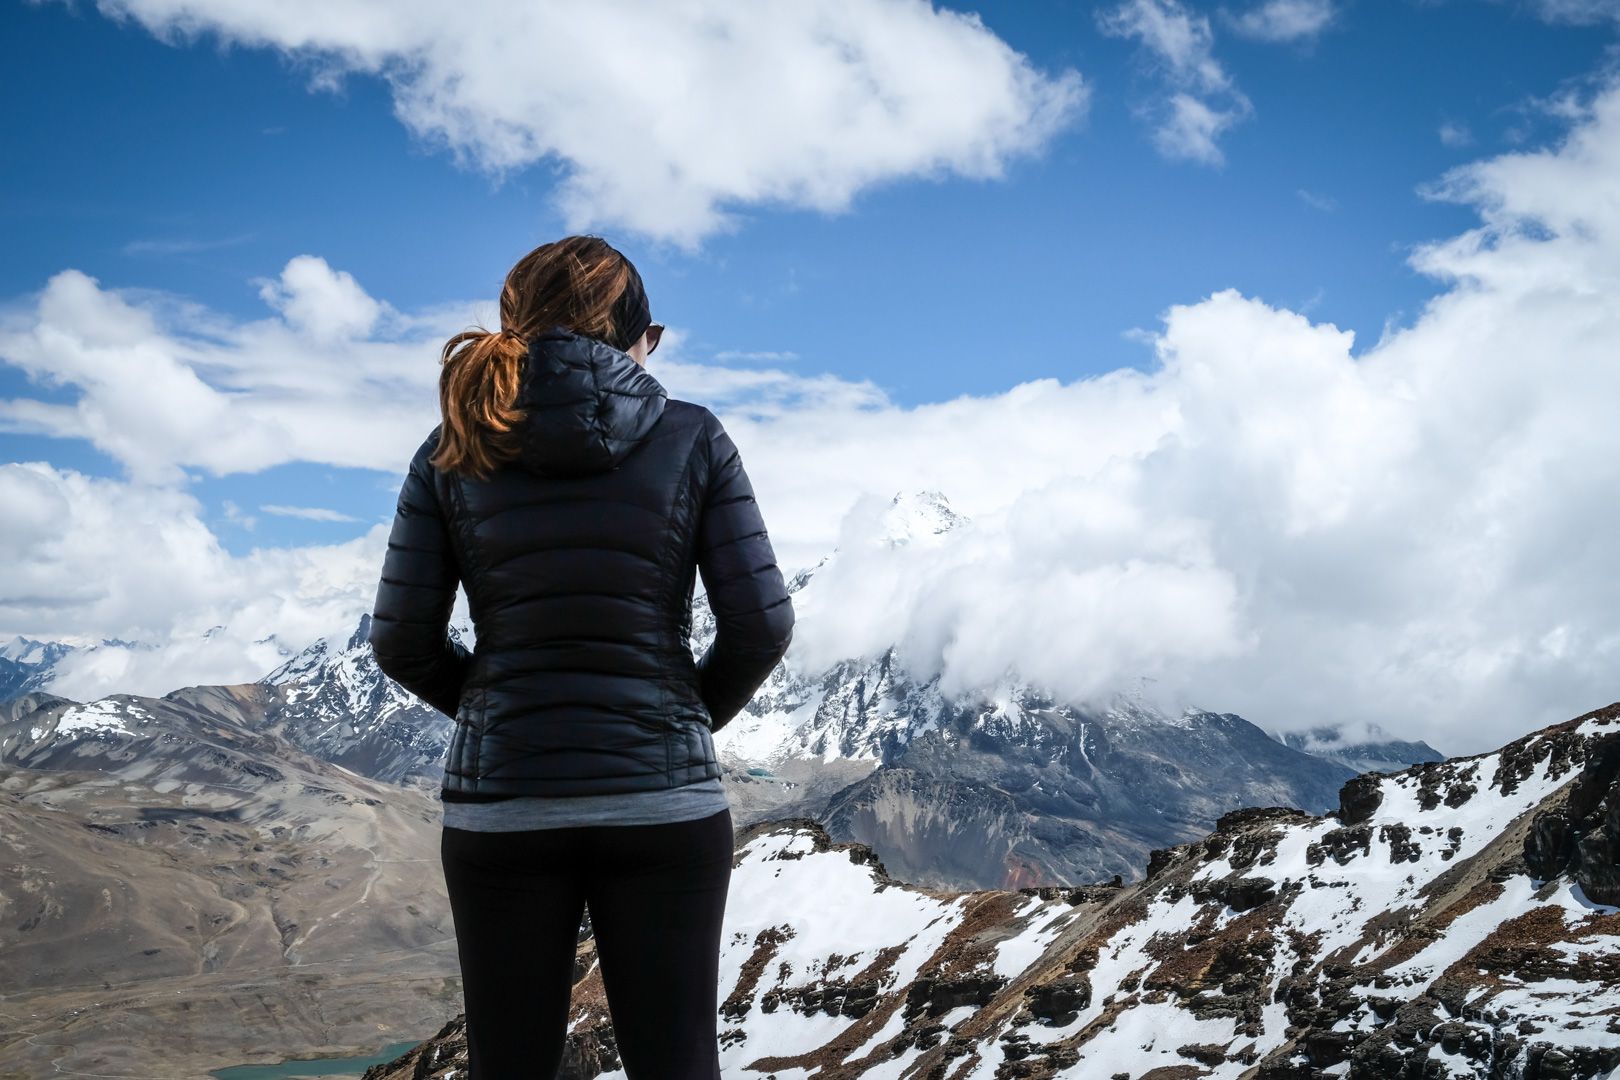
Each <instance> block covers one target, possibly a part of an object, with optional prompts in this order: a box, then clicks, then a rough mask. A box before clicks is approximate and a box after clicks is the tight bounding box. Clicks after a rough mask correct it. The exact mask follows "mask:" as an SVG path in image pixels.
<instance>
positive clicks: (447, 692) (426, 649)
mask: <svg viewBox="0 0 1620 1080" xmlns="http://www.w3.org/2000/svg"><path fill="white" fill-rule="evenodd" d="M437 436H438V430H437V429H435V430H434V433H433V434H432V435H430V436H429V437H428V440H427V441H426V442H424V443H423V444H422V446H421V448H420V449H418V450H417V452H416V455H415V456H414V457H413V458H412V459H411V465H410V469H409V470H408V471H407V472H406V473H405V483H404V486H402V487H401V488H400V491H399V503H398V505H397V506H396V508H395V511H394V527H393V531H392V532H391V533H390V534H389V537H388V553H387V555H386V556H385V557H384V558H383V569H382V580H380V581H379V582H378V583H377V602H376V604H375V605H373V608H372V614H371V634H370V641H371V648H372V651H373V652H374V653H375V654H376V656H377V666H378V667H380V668H382V670H383V673H384V674H386V675H387V676H388V677H389V678H391V679H393V680H394V681H395V682H397V683H399V684H400V685H401V686H403V687H404V688H405V689H407V690H409V691H410V692H411V693H413V694H415V695H416V696H417V697H419V698H421V699H422V700H423V701H426V702H427V703H428V704H429V705H432V706H433V707H434V708H435V709H438V710H439V711H440V712H442V713H444V714H445V715H446V716H451V717H453V716H455V715H456V710H457V708H458V706H459V705H460V702H461V688H462V685H463V684H464V683H465V682H466V681H467V675H468V672H469V671H470V670H471V667H472V654H471V653H470V652H468V651H467V648H466V647H465V646H464V645H462V644H461V643H460V642H458V641H456V640H454V639H453V638H451V637H450V634H449V628H450V610H451V608H452V607H454V606H455V602H456V586H457V585H458V584H459V583H460V581H461V572H460V568H459V567H458V566H457V565H456V556H455V550H454V548H453V547H452V546H451V543H450V530H449V527H448V525H447V524H446V522H445V515H444V508H443V507H442V506H441V505H440V503H439V497H438V493H437V491H436V490H435V488H434V485H433V481H432V479H431V478H430V476H429V474H428V470H429V469H430V468H431V466H430V465H429V464H428V461H427V459H428V456H429V455H430V454H431V453H432V452H433V450H434V448H435V447H436V446H437V444H438V437H437Z"/></svg>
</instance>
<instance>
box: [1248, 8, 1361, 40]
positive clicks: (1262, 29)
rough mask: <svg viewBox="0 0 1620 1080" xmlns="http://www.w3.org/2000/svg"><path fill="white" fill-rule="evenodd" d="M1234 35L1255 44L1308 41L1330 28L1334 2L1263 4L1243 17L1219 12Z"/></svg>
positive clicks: (1333, 16) (1336, 13)
mask: <svg viewBox="0 0 1620 1080" xmlns="http://www.w3.org/2000/svg"><path fill="white" fill-rule="evenodd" d="M1222 14H1223V15H1224V16H1225V18H1226V21H1227V23H1228V24H1229V25H1230V26H1231V27H1232V29H1233V31H1234V32H1236V33H1237V34H1240V35H1241V36H1243V37H1248V38H1254V39H1255V40H1257V41H1278V42H1284V41H1287V42H1293V41H1310V40H1314V39H1315V38H1317V37H1319V36H1320V35H1321V33H1322V31H1324V30H1326V29H1327V28H1328V27H1329V26H1331V25H1332V24H1333V21H1334V19H1335V18H1336V17H1337V15H1338V12H1337V11H1336V10H1335V8H1334V4H1333V0H1264V2H1263V3H1260V4H1257V5H1255V6H1254V7H1252V8H1250V9H1249V10H1247V11H1245V12H1243V13H1242V14H1232V13H1230V12H1227V11H1224V10H1223V11H1222Z"/></svg>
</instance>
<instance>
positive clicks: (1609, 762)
mask: <svg viewBox="0 0 1620 1080" xmlns="http://www.w3.org/2000/svg"><path fill="white" fill-rule="evenodd" d="M892 512H893V518H894V521H895V525H896V527H895V529H894V530H893V531H892V532H891V535H890V536H888V537H886V542H893V543H904V542H907V540H906V536H907V535H914V532H913V531H914V530H919V529H921V530H939V529H948V528H951V527H954V524H955V522H956V520H958V519H956V518H955V516H954V515H951V514H950V512H949V510H948V508H946V507H945V506H944V504H943V500H938V499H937V497H935V496H932V495H921V496H917V497H914V498H911V499H899V500H896V502H895V504H894V507H893V508H892ZM930 535H937V532H935V533H931V534H930ZM836 557H837V553H836V552H835V553H833V554H832V555H830V556H828V559H832V558H836ZM828 559H823V560H822V561H821V562H820V563H818V564H817V566H816V567H812V568H810V569H807V570H804V571H801V572H800V573H798V574H796V575H794V576H793V579H792V583H791V587H792V589H793V590H794V591H795V592H802V591H803V590H805V589H809V588H813V587H814V581H815V577H816V571H817V569H819V568H821V567H823V566H825V565H826V564H827V562H828ZM694 616H695V618H694V622H695V629H694V641H693V648H694V651H701V650H702V649H703V648H704V647H705V646H706V645H707V643H708V642H709V640H711V639H712V635H713V620H712V618H711V617H710V616H709V614H708V611H707V608H706V605H705V604H704V603H703V601H702V600H699V601H698V602H697V603H696V604H695V611H694ZM368 629H369V627H368V624H367V620H366V618H364V617H362V619H361V620H360V622H359V624H358V625H357V626H356V627H355V628H354V629H353V630H352V631H351V632H347V633H343V634H339V635H335V636H333V637H330V638H326V639H323V640H321V641H318V642H314V643H312V644H309V645H308V646H306V647H304V648H302V649H300V650H298V651H296V652H293V651H291V650H288V651H287V655H286V659H285V661H284V662H283V663H282V664H280V665H279V666H278V667H277V668H275V670H273V671H271V672H268V673H267V674H266V675H265V676H264V677H263V678H261V679H260V680H258V681H255V682H250V683H244V684H240V685H234V686H197V687H186V688H183V689H180V690H176V691H174V692H172V693H169V694H166V695H164V696H163V697H161V698H148V697H139V696H135V695H127V694H114V695H111V696H109V697H106V698H103V699H101V700H98V701H93V702H76V701H71V700H68V699H66V698H63V697H60V696H57V695H54V694H51V693H50V692H49V691H48V690H44V689H41V687H42V686H48V685H49V680H50V678H51V669H52V668H53V667H54V666H55V665H56V664H58V663H60V662H61V660H62V658H63V657H64V656H67V655H69V654H70V653H71V652H72V651H73V649H74V647H73V646H68V645H62V644H59V643H46V642H35V641H28V640H25V639H15V640H13V641H12V642H11V643H10V644H9V645H7V646H5V647H4V648H3V649H0V665H5V666H4V667H0V673H3V674H4V677H5V679H6V682H5V686H6V687H7V689H6V691H5V692H4V693H0V856H3V862H0V865H3V866H4V867H5V873H4V874H3V875H0V955H3V956H5V957H6V964H5V970H6V973H7V974H6V978H5V985H4V986H3V987H0V1015H4V1016H6V1017H7V1018H8V1022H9V1023H10V1031H9V1032H8V1031H5V1030H0V1077H7V1076H9V1075H19V1076H33V1075H54V1074H57V1073H74V1072H77V1073H88V1074H103V1075H106V1074H116V1073H118V1072H119V1070H120V1069H123V1070H125V1071H131V1072H141V1071H143V1069H146V1070H148V1071H149V1066H150V1064H151V1062H152V1061H154V1060H162V1061H163V1062H164V1065H165V1068H166V1069H172V1070H173V1071H174V1073H175V1075H186V1076H191V1075H196V1076H202V1075H204V1074H205V1073H206V1070H207V1069H209V1068H216V1067H218V1066H220V1065H223V1064H234V1063H239V1062H246V1061H249V1060H281V1059H282V1058H283V1057H289V1056H294V1055H297V1054H300V1053H311V1054H313V1053H328V1054H330V1053H340V1052H343V1049H344V1048H352V1050H353V1051H355V1052H360V1051H364V1050H366V1049H369V1048H371V1047H373V1046H374V1045H375V1044H376V1043H377V1042H378V1041H380V1039H379V1030H378V1027H377V1018H378V1017H379V1016H387V1017H389V1018H390V1024H389V1026H388V1029H387V1032H386V1034H387V1035H388V1036H389V1037H392V1038H396V1039H397V1038H398V1037H399V1035H400V1034H401V1033H402V1032H405V1033H409V1032H413V1031H415V1032H420V1031H423V1030H432V1029H434V1028H436V1027H440V1026H443V1028H444V1030H443V1032H442V1037H440V1038H437V1039H435V1040H431V1041H430V1043H429V1044H425V1045H424V1047H422V1048H419V1051H420V1052H415V1051H413V1053H415V1054H416V1056H415V1057H414V1058H411V1059H410V1062H411V1063H410V1064H409V1066H408V1067H409V1068H410V1069H411V1070H414V1071H412V1072H411V1073H410V1074H409V1075H413V1076H420V1077H435V1078H442V1077H448V1076H450V1075H453V1073H452V1072H451V1071H450V1070H453V1069H454V1068H456V1065H455V1064H454V1063H455V1062H456V1061H458V1060H460V1059H459V1058H458V1057H457V1054H458V1053H460V1049H459V1043H458V1041H457V1035H458V1031H459V1029H458V1027H457V1024H458V1022H459V1019H458V1017H459V1013H460V1001H459V967H458V965H457V963H456V959H455V942H454V937H453V935H452V930H451V923H450V920H449V911H448V905H447V902H446V900H445V898H444V895H443V883H442V878H441V876H440V874H439V870H438V866H437V834H438V825H439V808H438V806H437V803H436V797H437V789H438V783H439V777H440V771H441V769H442V759H443V754H444V750H445V747H446V745H447V741H448V737H449V734H450V730H451V728H450V724H451V721H450V720H449V718H447V717H444V716H442V715H441V714H439V713H437V712H436V711H434V710H431V709H429V708H427V707H425V706H423V705H422V704H421V703H420V702H419V701H417V700H416V699H415V698H414V697H412V696H411V695H409V694H408V693H406V692H404V691H403V690H401V689H400V688H399V687H398V686H397V685H395V684H394V683H392V682H391V681H390V680H388V679H387V678H385V677H384V676H383V675H382V674H381V672H380V671H378V669H377V668H376V666H375V664H374V663H373V661H372V659H371V655H370V650H369V648H368V647H367V646H366V644H365V641H366V635H367V630H368ZM117 644H120V643H107V645H117ZM895 653H896V650H894V649H891V650H888V651H887V652H885V653H884V654H883V655H881V656H878V657H876V658H865V659H861V660H850V661H847V662H842V663H838V664H835V665H833V666H832V667H831V668H830V669H829V670H827V671H821V672H803V671H797V670H793V669H791V668H789V667H788V666H786V665H784V666H783V667H781V668H779V669H778V670H777V671H776V672H775V673H773V675H772V676H771V679H770V680H769V682H768V683H767V684H766V686H764V687H763V688H762V689H761V691H760V693H759V694H758V695H757V696H756V698H755V700H754V702H753V703H752V704H751V705H750V707H749V710H748V711H747V712H746V713H745V714H744V715H742V716H740V717H739V718H738V719H737V720H736V721H734V722H733V723H732V724H731V725H729V726H728V727H727V728H726V729H724V730H722V731H721V733H720V734H719V735H718V736H717V738H716V742H717V744H718V746H719V748H720V750H721V753H722V757H723V759H724V762H725V766H726V770H725V775H726V784H727V788H728V792H729V794H730V797H731V801H732V805H733V808H734V811H733V812H734V816H735V819H736V821H737V823H738V827H739V833H740V848H739V855H738V862H737V870H738V874H737V878H736V884H735V885H734V896H735V899H734V900H733V902H732V903H731V905H730V907H729V913H728V920H730V921H731V922H732V923H733V924H734V925H733V926H732V927H728V932H727V937H726V940H727V942H728V945H727V953H726V958H725V960H724V967H723V971H724V972H725V979H726V983H725V987H726V988H725V990H724V994H725V995H726V998H727V1005H726V1022H727V1023H726V1026H727V1035H726V1039H725V1045H726V1046H727V1047H728V1054H729V1055H730V1057H729V1058H728V1061H730V1062H731V1063H732V1065H734V1066H736V1067H738V1068H741V1067H742V1065H744V1064H747V1065H748V1067H749V1068H751V1069H754V1070H756V1071H762V1073H763V1074H766V1075H768V1074H769V1073H770V1072H775V1071H782V1072H788V1071H791V1070H793V1069H795V1068H810V1067H811V1065H812V1063H814V1062H823V1063H825V1064H827V1066H828V1067H829V1068H831V1067H832V1066H833V1063H835V1062H836V1063H839V1066H838V1067H839V1068H843V1067H844V1066H845V1065H848V1066H849V1068H848V1069H845V1071H844V1074H845V1075H858V1074H860V1073H862V1072H864V1071H866V1070H867V1069H873V1070H875V1074H877V1075H897V1074H898V1071H899V1069H900V1068H901V1067H902V1065H906V1066H909V1065H910V1063H912V1062H914V1061H917V1062H925V1063H926V1064H924V1065H922V1066H921V1071H919V1072H915V1073H908V1075H925V1074H926V1075H940V1076H944V1075H951V1076H978V1075H982V1076H985V1077H989V1076H991V1075H998V1076H999V1075H1002V1074H999V1073H997V1072H996V1070H997V1069H998V1068H1000V1067H1002V1066H1003V1064H1005V1065H1006V1067H1007V1068H1008V1069H1011V1070H1013V1073H1009V1074H1006V1075H1012V1074H1016V1075H1018V1076H1021V1077H1041V1076H1049V1075H1056V1073H1058V1072H1060V1071H1062V1070H1064V1069H1068V1068H1071V1067H1076V1066H1078V1067H1080V1068H1081V1069H1082V1073H1083V1074H1084V1075H1091V1074H1092V1073H1091V1071H1090V1070H1089V1069H1088V1067H1087V1066H1086V1065H1085V1064H1084V1063H1086V1062H1091V1063H1093V1064H1094V1065H1095V1067H1096V1068H1097V1069H1098V1070H1101V1069H1102V1068H1103V1067H1104V1066H1105V1065H1106V1066H1107V1067H1108V1071H1107V1072H1100V1071H1099V1072H1098V1075H1102V1076H1109V1077H1112V1076H1117V1075H1126V1076H1132V1077H1135V1076H1146V1075H1153V1076H1155V1077H1162V1078H1168V1077H1172V1076H1177V1077H1179V1076H1240V1075H1241V1076H1245V1077H1251V1076H1252V1077H1264V1078H1268V1080H1280V1078H1284V1077H1288V1078H1292V1077H1306V1076H1336V1075H1337V1076H1357V1077H1374V1076H1398V1075H1419V1074H1420V1073H1423V1070H1424V1069H1427V1070H1429V1071H1428V1072H1427V1073H1423V1074H1424V1075H1436V1076H1441V1075H1502V1076H1515V1077H1526V1078H1529V1077H1551V1076H1561V1077H1570V1078H1584V1077H1595V1076H1600V1075H1604V1074H1603V1073H1601V1072H1599V1071H1597V1070H1598V1069H1599V1068H1600V1067H1604V1066H1605V1063H1607V1067H1611V1068H1612V1067H1616V1066H1620V1019H1616V1017H1617V1015H1620V1001H1617V1000H1614V990H1613V988H1614V987H1615V986H1620V967H1617V966H1616V965H1617V964H1620V947H1617V943H1620V908H1617V907H1615V905H1617V904H1620V882H1617V881H1616V877H1615V866H1616V861H1617V852H1620V808H1617V800H1620V795H1617V794H1616V791H1615V772H1616V770H1617V769H1620V761H1617V760H1616V759H1617V756H1620V750H1616V749H1615V747H1616V745H1617V743H1620V733H1617V732H1616V730H1615V729H1616V724H1617V718H1620V707H1611V708H1610V709H1607V710H1603V711H1602V712H1599V713H1593V714H1590V715H1589V716H1587V717H1582V718H1580V719H1579V720H1577V721H1571V722H1570V723H1569V724H1564V725H1557V726H1555V727H1553V728H1548V729H1546V730H1544V731H1542V732H1538V733H1535V734H1534V735H1530V736H1526V737H1525V738H1524V739H1521V740H1518V741H1517V742H1515V743H1512V744H1510V745H1509V746H1507V747H1504V748H1503V749H1502V750H1501V751H1498V752H1496V753H1494V754H1487V755H1475V756H1473V757H1466V758H1455V759H1450V760H1446V759H1443V758H1442V756H1441V755H1440V754H1438V753H1437V752H1436V751H1435V750H1433V748H1431V747H1429V746H1427V745H1426V744H1423V743H1411V742H1404V741H1400V740H1387V741H1367V740H1365V739H1363V740H1359V741H1351V740H1345V739H1343V738H1341V737H1340V735H1339V733H1338V732H1336V731H1334V730H1331V729H1320V728H1319V729H1315V730H1307V731H1301V732H1295V733H1284V732H1270V733H1268V732H1266V731H1263V730H1261V729H1260V728H1259V727H1257V726H1255V725H1253V724H1251V723H1249V722H1248V721H1246V720H1244V719H1242V718H1241V717H1238V716H1234V715H1231V714H1228V713H1215V712H1203V711H1197V710H1189V711H1188V712H1186V713H1184V714H1183V715H1181V716H1167V715H1164V714H1162V713H1159V712H1156V711H1155V710H1153V709H1152V708H1150V707H1148V706H1147V705H1145V704H1144V703H1143V702H1141V701H1139V700H1132V699H1131V698H1130V697H1129V696H1124V697H1121V698H1119V699H1117V700H1116V701H1115V702H1114V703H1113V705H1112V706H1111V707H1109V708H1107V709H1103V710H1084V709H1080V708H1077V707H1075V706H1073V705H1070V704H1068V703H1065V702H1061V701H1058V700H1055V699H1054V698H1053V697H1052V696H1051V695H1050V694H1049V693H1046V692H1043V691H1042V690H1041V689H1040V688H1037V687H1033V686H1030V685H1028V684H1025V683H1022V682H1012V681H1009V682H1006V683H1004V684H1002V685H997V686H992V687H986V688H983V689H982V690H980V691H978V692H975V693H971V694H963V695H956V696H953V697H950V698H947V697H945V696H944V695H942V694H941V693H940V692H939V690H938V682H937V680H931V679H917V678H914V677H912V676H911V675H909V674H908V673H907V672H905V671H904V670H903V669H902V668H901V666H900V665H899V664H898V662H897V660H896V656H895ZM1374 734H1375V735H1376V734H1377V733H1376V732H1375V733H1374ZM1414 758H1415V759H1417V760H1415V761H1413V760H1409V759H1414ZM1365 765H1371V766H1372V768H1371V769H1370V770H1369V769H1362V768H1360V766H1365ZM1583 770H1584V771H1583ZM1211 830H1213V831H1211ZM839 867H844V869H842V870H840V869H839ZM778 871H781V873H782V877H781V878H779V879H778V878H775V877H774V876H773V875H775V874H776V873H777V872H778ZM772 882H775V883H776V884H775V885H773V884H772ZM813 882H814V883H819V884H816V885H815V888H816V889H817V890H818V891H817V892H816V894H815V895H816V900H815V902H814V903H811V902H809V901H808V900H806V895H807V894H806V893H805V892H804V890H806V889H809V888H811V887H812V885H811V883H813ZM831 901H836V902H831ZM582 941H583V945H582V952H581V954H580V962H579V964H578V966H577V972H578V974H579V976H580V982H579V984H578V985H577V986H576V1004H577V1010H576V1020H577V1023H576V1026H575V1031H576V1033H577V1036H576V1045H575V1051H576V1053H575V1054H574V1055H573V1056H571V1058H570V1061H575V1062H578V1063H579V1064H578V1068H577V1069H576V1071H575V1072H573V1073H571V1074H570V1075H577V1076H580V1077H587V1076H594V1075H596V1072H595V1071H592V1070H593V1069H596V1070H598V1071H600V1069H607V1068H611V1067H612V1065H611V1064H610V1063H611V1062H612V1061H613V1060H614V1053H613V1049H612V1034H611V1027H610V1025H608V1024H607V1022H606V1012H605V1011H604V1007H603V1003H602V1000H601V997H600V985H599V982H598V981H596V980H597V978H598V977H597V976H596V974H595V972H594V968H593V966H592V960H593V958H594V954H593V952H592V948H591V943H590V941H589V938H588V935H586V936H584V937H583V938H582ZM1464 960H1466V961H1467V963H1466V964H1464V963H1463V962H1464ZM1459 965H1461V966H1459ZM1465 969H1466V970H1465ZM222 1002H223V1003H225V1007H223V1008H221V1007H220V1005H221V1003H222ZM1538 1010H1539V1012H1538ZM1559 1017H1565V1018H1567V1020H1568V1021H1569V1022H1573V1023H1574V1026H1573V1027H1570V1026H1568V1025H1567V1023H1566V1021H1565V1020H1561V1019H1559ZM0 1027H3V1025H0ZM180 1032H183V1033H184V1035H183V1037H177V1033H180ZM1172 1043H1173V1045H1172ZM1611 1051H1612V1053H1611ZM424 1055H428V1056H426V1057H424ZM1611 1059H1612V1060H1611ZM1481 1060H1489V1061H1491V1062H1493V1063H1494V1064H1492V1065H1491V1066H1490V1069H1492V1070H1497V1071H1496V1072H1491V1071H1489V1070H1487V1071H1485V1072H1469V1071H1467V1070H1468V1069H1471V1068H1474V1067H1475V1066H1476V1065H1477V1064H1478V1063H1479V1061H1481ZM856 1062H859V1063H860V1064H859V1066H856V1065H855V1064H854V1063H856ZM1430 1062H1439V1063H1441V1064H1439V1065H1434V1064H1429V1063H1430ZM592 1063H595V1064H594V1065H593V1064H592ZM396 1066H397V1067H391V1068H390V1069H387V1070H383V1071H380V1072H379V1071H376V1070H374V1072H376V1076H375V1077H373V1080H377V1077H382V1076H387V1077H389V1078H392V1077H394V1076H403V1075H406V1073H403V1072H399V1071H398V1068H402V1067H405V1066H403V1065H399V1063H396ZM947 1066H949V1069H950V1070H951V1071H950V1072H949V1073H947V1072H945V1071H944V1070H945V1069H946V1068H947ZM461 1067H464V1063H463V1065H462V1066H461ZM1442 1067H1444V1068H1448V1069H1452V1070H1454V1071H1453V1072H1451V1073H1446V1072H1443V1071H1438V1070H1441V1069H1442ZM8 1069H11V1070H17V1071H15V1072H14V1073H13V1072H8V1071H7V1070H8ZM1161 1070H1171V1071H1168V1072H1166V1071H1161ZM1380 1070H1385V1071H1380ZM1388 1070H1393V1071H1388ZM1076 1075H1080V1074H1076Z"/></svg>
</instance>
